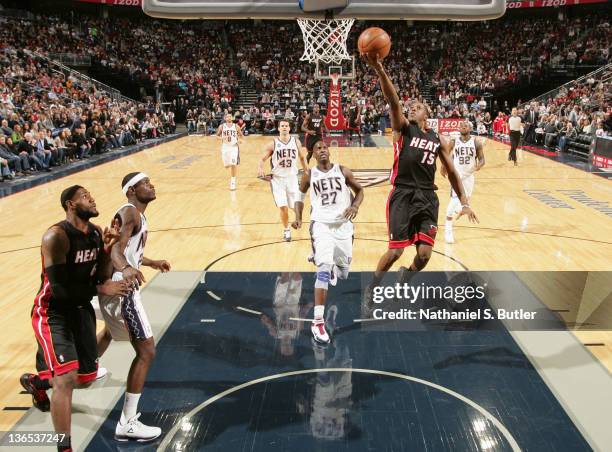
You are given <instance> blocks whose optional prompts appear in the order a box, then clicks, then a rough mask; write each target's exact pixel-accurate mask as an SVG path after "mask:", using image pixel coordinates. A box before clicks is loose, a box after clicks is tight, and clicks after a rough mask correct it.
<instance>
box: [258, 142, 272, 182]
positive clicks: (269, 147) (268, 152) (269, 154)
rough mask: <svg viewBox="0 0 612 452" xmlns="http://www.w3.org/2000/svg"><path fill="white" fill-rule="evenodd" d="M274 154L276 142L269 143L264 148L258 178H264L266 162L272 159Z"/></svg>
mask: <svg viewBox="0 0 612 452" xmlns="http://www.w3.org/2000/svg"><path fill="white" fill-rule="evenodd" d="M273 152H274V142H271V143H268V144H267V145H266V147H265V148H264V151H263V153H262V154H261V158H260V159H259V165H258V166H257V176H259V177H264V176H265V174H264V170H263V166H264V163H265V162H266V160H268V159H269V158H270V157H272V153H273Z"/></svg>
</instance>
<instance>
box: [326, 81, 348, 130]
mask: <svg viewBox="0 0 612 452" xmlns="http://www.w3.org/2000/svg"><path fill="white" fill-rule="evenodd" d="M325 125H326V126H327V129H328V130H344V129H345V121H344V114H343V113H342V96H341V95H340V83H334V81H333V80H332V81H331V82H330V85H329V98H328V99H327V114H326V115H325Z"/></svg>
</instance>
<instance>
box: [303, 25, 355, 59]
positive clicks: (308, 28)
mask: <svg viewBox="0 0 612 452" xmlns="http://www.w3.org/2000/svg"><path fill="white" fill-rule="evenodd" d="M297 21H298V25H299V26H300V29H301V30H302V37H303V38H304V53H303V54H302V57H301V58H300V60H301V61H308V62H310V63H314V62H316V61H317V60H319V61H323V62H324V63H327V64H329V63H340V62H342V60H350V59H351V56H350V55H349V54H348V51H347V49H346V40H347V38H348V34H349V32H350V31H351V27H352V26H353V23H354V22H355V19H332V20H322V19H298V20H297Z"/></svg>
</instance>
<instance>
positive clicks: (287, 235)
mask: <svg viewBox="0 0 612 452" xmlns="http://www.w3.org/2000/svg"><path fill="white" fill-rule="evenodd" d="M283 239H284V240H285V242H290V241H291V229H285V231H284V232H283Z"/></svg>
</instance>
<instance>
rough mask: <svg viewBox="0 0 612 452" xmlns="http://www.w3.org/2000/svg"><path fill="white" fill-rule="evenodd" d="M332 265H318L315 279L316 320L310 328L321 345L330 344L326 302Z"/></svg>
mask: <svg viewBox="0 0 612 452" xmlns="http://www.w3.org/2000/svg"><path fill="white" fill-rule="evenodd" d="M331 269H332V265H331V264H319V265H317V275H316V279H315V307H314V320H313V322H312V325H311V327H310V331H311V332H312V336H313V338H314V340H315V341H316V342H319V343H321V344H328V343H329V334H327V331H326V329H325V320H324V316H325V302H326V301H327V289H328V287H329V280H330V277H331Z"/></svg>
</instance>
